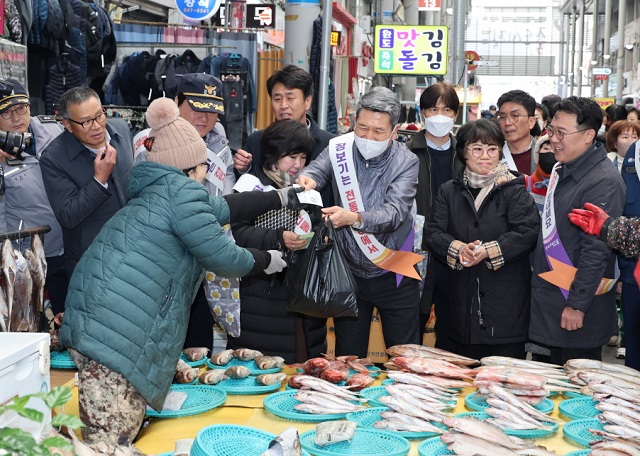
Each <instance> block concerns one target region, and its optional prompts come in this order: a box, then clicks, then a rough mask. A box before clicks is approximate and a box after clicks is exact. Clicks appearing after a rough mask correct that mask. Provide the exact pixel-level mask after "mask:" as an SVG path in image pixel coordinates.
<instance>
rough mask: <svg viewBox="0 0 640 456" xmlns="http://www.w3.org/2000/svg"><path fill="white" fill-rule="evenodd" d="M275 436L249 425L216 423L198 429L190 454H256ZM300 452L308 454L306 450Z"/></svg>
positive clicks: (265, 447)
mask: <svg viewBox="0 0 640 456" xmlns="http://www.w3.org/2000/svg"><path fill="white" fill-rule="evenodd" d="M275 438H276V435H275V434H272V433H270V432H266V431H263V430H261V429H256V428H252V427H249V426H236V425H232V424H216V425H213V426H208V427H205V428H203V429H201V430H200V431H198V434H197V435H196V438H195V440H194V441H193V446H192V447H191V456H237V455H241V454H244V455H247V456H250V455H258V454H262V453H264V452H265V451H267V449H268V448H269V443H271V441H272V440H273V439H275ZM302 454H303V455H306V456H309V454H308V453H307V452H306V451H303V452H302Z"/></svg>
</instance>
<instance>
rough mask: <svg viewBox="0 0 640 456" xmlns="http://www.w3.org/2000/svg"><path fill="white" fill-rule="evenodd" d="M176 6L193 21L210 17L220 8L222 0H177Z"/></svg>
mask: <svg viewBox="0 0 640 456" xmlns="http://www.w3.org/2000/svg"><path fill="white" fill-rule="evenodd" d="M175 1H176V8H178V11H180V14H182V15H183V16H184V17H186V18H187V19H189V20H192V21H202V20H205V19H209V18H210V17H211V16H213V15H214V14H216V13H217V12H218V10H219V9H220V1H221V0H175Z"/></svg>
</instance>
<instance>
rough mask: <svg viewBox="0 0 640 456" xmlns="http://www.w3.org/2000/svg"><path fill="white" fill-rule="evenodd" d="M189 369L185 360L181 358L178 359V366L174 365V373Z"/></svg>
mask: <svg viewBox="0 0 640 456" xmlns="http://www.w3.org/2000/svg"><path fill="white" fill-rule="evenodd" d="M185 369H191V366H189V365H188V364H187V362H186V361H185V360H183V359H182V358H178V364H177V365H176V372H180V371H181V370H185Z"/></svg>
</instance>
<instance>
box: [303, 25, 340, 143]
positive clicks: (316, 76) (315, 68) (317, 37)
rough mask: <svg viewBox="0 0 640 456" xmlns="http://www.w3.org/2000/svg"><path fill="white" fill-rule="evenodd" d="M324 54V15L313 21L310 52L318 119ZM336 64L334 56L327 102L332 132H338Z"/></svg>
mask: <svg viewBox="0 0 640 456" xmlns="http://www.w3.org/2000/svg"><path fill="white" fill-rule="evenodd" d="M321 55H322V16H318V18H317V19H316V20H315V21H313V39H312V41H311V49H310V53H309V73H310V74H311V77H313V85H314V87H316V90H314V92H313V102H312V103H311V115H312V116H313V118H314V119H315V120H317V119H318V100H319V95H318V93H319V92H320V90H319V88H320V56H321ZM333 78H334V65H333V58H331V59H330V60H329V96H328V100H327V101H328V103H327V127H326V128H325V130H327V131H328V132H330V133H333V134H337V132H338V111H337V109H336V94H335V86H334V84H333Z"/></svg>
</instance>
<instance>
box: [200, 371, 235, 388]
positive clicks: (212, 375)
mask: <svg viewBox="0 0 640 456" xmlns="http://www.w3.org/2000/svg"><path fill="white" fill-rule="evenodd" d="M227 378H229V377H227V376H226V375H225V371H223V370H222V369H211V370H208V371H204V372H203V373H201V374H200V375H199V376H198V381H199V382H200V383H202V384H204V385H216V384H218V383H220V382H221V381H223V380H226V379H227Z"/></svg>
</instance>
